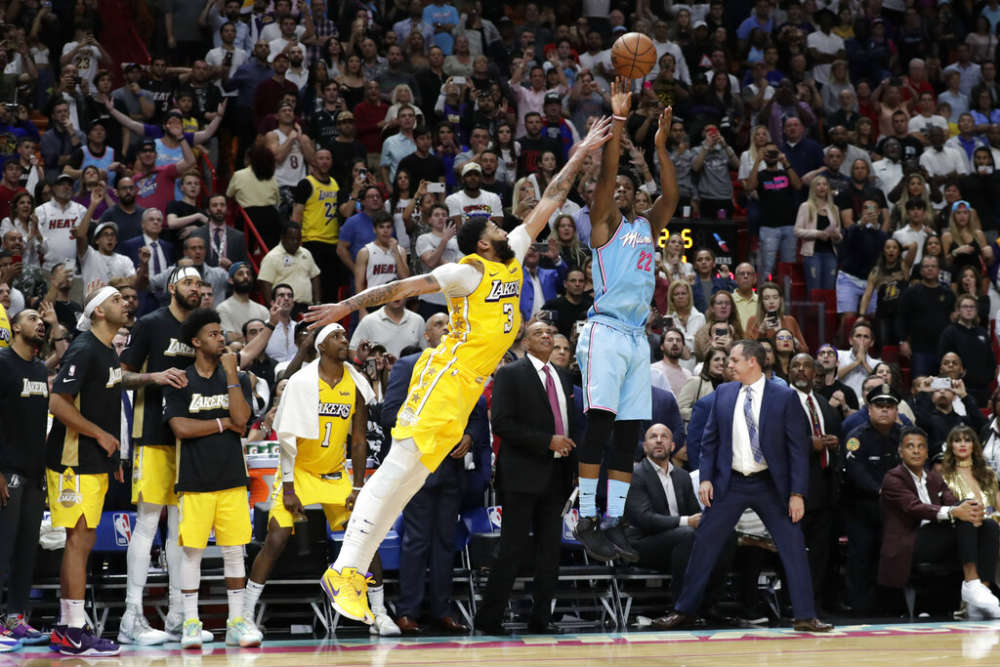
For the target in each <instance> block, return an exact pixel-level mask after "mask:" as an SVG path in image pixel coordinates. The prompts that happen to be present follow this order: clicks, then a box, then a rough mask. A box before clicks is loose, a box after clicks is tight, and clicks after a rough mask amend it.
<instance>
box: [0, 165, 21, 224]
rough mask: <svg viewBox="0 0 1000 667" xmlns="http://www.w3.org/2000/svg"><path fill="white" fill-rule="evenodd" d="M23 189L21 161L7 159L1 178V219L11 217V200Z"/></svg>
mask: <svg viewBox="0 0 1000 667" xmlns="http://www.w3.org/2000/svg"><path fill="white" fill-rule="evenodd" d="M23 189H24V188H22V187H21V163H20V162H19V161H17V160H7V162H6V163H5V164H4V166H3V178H2V179H0V220H2V219H3V218H7V217H10V200H11V199H13V198H14V195H16V194H17V193H18V192H19V191H21V190H23Z"/></svg>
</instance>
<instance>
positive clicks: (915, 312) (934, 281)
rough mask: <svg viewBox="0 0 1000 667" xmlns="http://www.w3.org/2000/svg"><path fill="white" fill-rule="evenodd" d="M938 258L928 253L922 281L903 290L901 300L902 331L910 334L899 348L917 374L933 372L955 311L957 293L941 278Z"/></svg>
mask: <svg viewBox="0 0 1000 667" xmlns="http://www.w3.org/2000/svg"><path fill="white" fill-rule="evenodd" d="M939 273H940V266H939V264H938V259H937V258H936V257H933V256H926V255H925V256H924V258H923V261H922V262H921V264H920V281H919V282H916V283H913V284H911V285H910V286H909V287H907V288H906V291H905V292H903V296H902V297H901V298H900V302H899V310H898V312H899V330H900V331H901V332H904V333H906V334H907V335H906V339H904V340H902V341H900V344H899V348H900V349H899V351H900V354H902V355H903V356H904V357H909V358H910V368H911V369H912V370H911V372H912V373H913V377H918V376H921V375H928V374H929V373H931V372H933V369H934V366H935V364H936V361H937V346H938V341H939V340H940V338H941V334H942V333H943V332H944V329H945V327H947V326H948V324H949V322H950V321H951V314H952V312H954V310H955V294H954V292H952V291H951V290H950V289H949V288H948V287H946V286H944V285H942V284H941V283H940V281H939Z"/></svg>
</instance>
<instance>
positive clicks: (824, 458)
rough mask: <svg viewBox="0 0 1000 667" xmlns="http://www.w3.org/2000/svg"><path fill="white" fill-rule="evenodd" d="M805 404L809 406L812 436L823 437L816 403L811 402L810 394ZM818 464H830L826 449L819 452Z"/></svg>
mask: <svg viewBox="0 0 1000 667" xmlns="http://www.w3.org/2000/svg"><path fill="white" fill-rule="evenodd" d="M806 405H808V406H809V421H810V422H812V429H813V436H814V437H816V438H821V437H823V429H821V428H820V427H819V414H818V413H817V412H816V403H814V402H813V397H812V394H808V395H807V396H806ZM819 465H820V467H821V468H825V467H827V466H828V465H830V453H829V452H827V451H826V449H824V450H823V451H822V452H820V456H819Z"/></svg>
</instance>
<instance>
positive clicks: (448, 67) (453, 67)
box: [443, 35, 472, 78]
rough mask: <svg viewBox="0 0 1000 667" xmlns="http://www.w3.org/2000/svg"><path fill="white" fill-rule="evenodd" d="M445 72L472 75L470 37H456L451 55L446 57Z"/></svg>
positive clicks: (454, 74) (468, 76)
mask: <svg viewBox="0 0 1000 667" xmlns="http://www.w3.org/2000/svg"><path fill="white" fill-rule="evenodd" d="M443 69H444V73H445V74H446V75H448V76H464V77H466V78H470V77H471V76H472V54H471V53H470V52H469V38H468V37H466V36H465V35H459V36H458V37H456V38H455V44H454V46H453V47H452V51H451V55H450V56H448V57H446V58H445V59H444V67H443Z"/></svg>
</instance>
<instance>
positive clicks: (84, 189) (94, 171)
mask: <svg viewBox="0 0 1000 667" xmlns="http://www.w3.org/2000/svg"><path fill="white" fill-rule="evenodd" d="M101 184H104V185H105V186H106V185H107V184H108V181H107V179H106V178H105V176H104V175H103V174H102V173H101V169H100V167H98V166H96V165H93V164H90V165H87V166H86V167H84V168H83V172H82V173H81V174H80V191H79V192H78V193H77V194H76V196H75V197H73V201H75V202H76V203H77V204H81V205H82V206H84V207H89V206H90V193H91V192H92V191H93V190H94V188H96V187H97V186H98V185H101ZM117 203H118V196H117V195H116V194H115V193H114V188H109V187H106V188H105V189H104V197H103V199H102V200H101V203H100V204H98V205H97V208H95V209H94V221H95V223H94V224H95V226H96V221H97V220H100V219H101V216H102V215H104V212H105V211H107V210H108V209H109V208H111V207H112V206H114V205H115V204H117Z"/></svg>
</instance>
